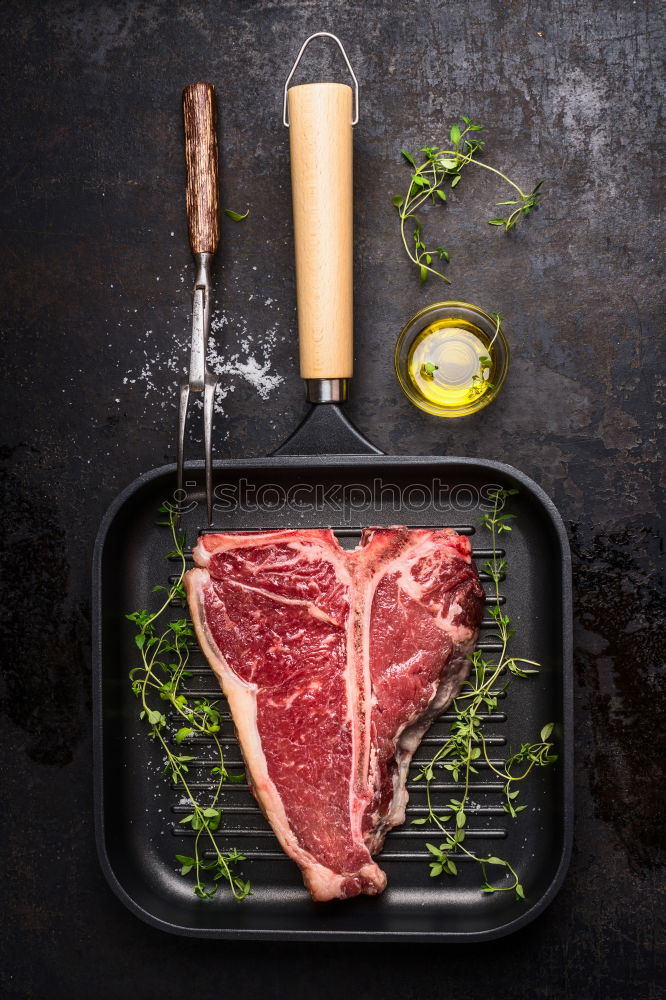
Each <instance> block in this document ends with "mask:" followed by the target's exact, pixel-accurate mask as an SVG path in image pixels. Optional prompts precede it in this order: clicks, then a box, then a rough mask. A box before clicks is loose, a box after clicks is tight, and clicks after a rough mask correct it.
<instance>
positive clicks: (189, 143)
mask: <svg viewBox="0 0 666 1000" xmlns="http://www.w3.org/2000/svg"><path fill="white" fill-rule="evenodd" d="M183 121H184V125H185V165H186V169H187V193H186V199H187V225H188V228H189V231H190V246H191V248H192V253H194V254H198V253H215V251H216V250H217V245H218V243H219V241H220V207H219V194H218V180H217V133H216V131H215V91H214V90H213V87H212V85H211V84H210V83H191V84H190V85H189V87H185V90H184V91H183Z"/></svg>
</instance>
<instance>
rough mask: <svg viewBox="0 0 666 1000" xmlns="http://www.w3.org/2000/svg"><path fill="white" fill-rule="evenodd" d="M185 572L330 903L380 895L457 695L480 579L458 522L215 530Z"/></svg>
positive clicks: (474, 631)
mask: <svg viewBox="0 0 666 1000" xmlns="http://www.w3.org/2000/svg"><path fill="white" fill-rule="evenodd" d="M194 558H195V562H196V563H197V566H198V568H197V569H193V570H190V571H189V572H188V573H187V574H186V577H185V583H186V589H187V594H188V601H189V606H190V611H191V614H192V620H193V622H194V625H195V628H196V632H197V636H198V638H199V641H200V643H201V647H202V649H203V651H204V653H205V654H206V656H207V658H208V661H209V663H210V665H211V667H212V668H213V670H214V671H215V674H216V676H217V678H218V681H219V683H220V686H221V687H222V690H223V691H224V694H225V695H226V697H227V700H228V702H229V705H230V708H231V712H232V717H233V720H234V725H235V727H236V731H237V734H238V738H239V742H240V746H241V749H242V752H243V756H244V759H245V763H246V767H247V773H248V780H249V781H250V783H251V786H252V789H253V792H254V794H255V796H256V798H257V800H258V801H259V803H260V805H261V807H262V809H263V810H264V812H265V814H266V816H267V818H268V820H269V822H270V823H271V825H272V827H273V830H274V831H275V834H276V836H277V838H278V840H279V841H280V843H281V845H282V847H283V849H284V850H285V851H286V853H287V854H288V855H290V857H292V858H293V859H294V860H295V861H296V862H297V863H298V864H299V865H300V867H301V869H302V872H303V879H304V881H305V884H306V886H307V887H308V889H309V890H310V892H311V894H312V897H313V898H314V899H317V900H326V899H332V898H347V897H349V896H356V895H358V894H359V893H367V894H369V895H374V894H376V893H378V892H381V891H382V889H383V888H384V886H385V885H386V875H385V874H384V872H383V871H382V870H381V869H380V868H379V866H378V865H377V864H376V862H375V861H374V860H373V858H372V855H373V854H376V853H377V852H378V851H379V850H381V847H382V844H383V842H384V838H385V836H386V833H387V832H388V830H390V829H391V827H393V826H396V825H398V824H400V823H402V822H404V818H405V806H406V803H407V797H408V796H407V789H406V780H407V771H408V768H409V763H410V761H411V758H412V755H413V753H414V751H415V750H416V748H417V746H418V744H419V743H420V741H421V739H422V737H423V734H424V733H425V731H426V730H427V729H428V727H429V726H430V724H431V723H432V721H433V719H434V718H435V717H436V716H437V715H439V714H440V713H441V712H442V711H443V710H444V709H445V708H446V706H447V705H448V704H449V703H450V702H451V700H452V699H453V698H454V697H455V695H456V693H457V692H458V690H459V688H460V685H461V684H462V682H463V681H464V679H465V678H466V676H467V672H468V668H469V663H468V660H467V655H468V654H469V653H470V652H471V650H472V649H473V648H474V644H475V642H476V639H477V635H478V628H479V623H480V620H481V612H482V606H483V591H482V589H481V585H480V583H479V578H478V574H477V572H476V569H475V567H474V564H473V563H472V560H471V547H470V543H469V540H468V539H467V538H465V537H462V536H459V535H457V534H456V533H455V532H453V531H450V530H447V529H428V530H415V529H407V528H399V527H396V528H374V529H367V530H365V531H364V532H363V534H362V536H361V541H360V544H359V546H358V548H356V549H354V550H353V551H345V550H344V549H343V548H342V547H341V546H340V544H339V542H338V541H337V539H336V538H335V536H334V535H333V533H332V532H331V531H328V530H312V531H307V530H303V531H272V532H262V533H234V534H210V535H203V536H202V537H201V538H200V540H199V543H198V545H197V547H196V549H195V550H194Z"/></svg>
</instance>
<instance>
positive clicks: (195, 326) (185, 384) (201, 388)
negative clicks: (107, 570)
mask: <svg viewBox="0 0 666 1000" xmlns="http://www.w3.org/2000/svg"><path fill="white" fill-rule="evenodd" d="M194 260H195V263H196V268H197V273H196V279H195V282H194V290H193V293H192V343H191V349H190V368H189V375H188V377H187V378H186V379H183V380H182V382H181V384H180V404H179V408H178V441H177V479H178V483H177V485H178V490H179V491H182V490H183V478H184V476H183V469H184V461H185V426H186V423H187V409H188V403H189V399H190V393H192V392H200V393H203V410H204V459H205V466H206V508H207V514H208V524H209V525H211V524H212V522H213V409H214V405H215V387H216V385H217V379H216V378H215V376H214V375H213V374H212V372H210V371H209V369H208V367H207V365H206V350H207V347H208V333H209V330H210V303H211V295H210V264H211V260H212V254H209V253H197V254H195V255H194ZM182 499H183V495H182V492H179V500H181V501H182Z"/></svg>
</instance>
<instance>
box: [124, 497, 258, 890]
mask: <svg viewBox="0 0 666 1000" xmlns="http://www.w3.org/2000/svg"><path fill="white" fill-rule="evenodd" d="M160 514H161V515H165V518H166V519H165V520H162V521H159V522H158V524H162V525H165V526H166V527H168V528H169V530H170V532H171V537H172V540H173V544H174V550H173V552H171V553H169V557H171V558H175V559H177V561H178V563H179V564H180V572H179V574H178V576H177V578H176V580H175V581H174V582H173V583H172V584H171V585H170V586H168V587H165V586H162V585H161V584H160V585H158V586H156V587H153V588H152V592H153V593H158V592H162V593H163V594H164V598H163V601H162V604H161V606H160V607H159V608H158V610H157V611H153V612H151V611H146V610H140V611H133V612H132V613H131V614H128V615H126V618H127V619H128V620H129V621H131V622H133V623H134V625H135V626H136V628H137V629H138V631H137V633H136V635H135V637H134V641H135V643H136V646H137V649H138V650H139V651H140V653H141V663H140V665H139V666H136V667H133V668H132V670H130V673H129V678H130V682H131V685H132V691H133V692H134V694H135V696H136V698H137V699H138V701H139V703H140V706H141V709H140V712H139V718H140V719H141V720H143V721H145V722H146V723H147V725H148V727H149V730H148V736H149V737H150V738H151V739H153V740H155V741H156V742H157V743H158V744H159V746H160V749H161V752H162V755H163V758H164V770H163V772H162V773H163V775H164V777H166V778H168V779H169V780H170V781H171V782H172V783H173V784H174V785H175V786H177V787H178V788H180V789H181V790H182V794H183V796H184V797H185V798H186V800H187V802H188V804H189V807H190V812H189V813H188V814H187V815H186V816H184V817H183V819H181V820H180V823H181V825H183V826H186V827H189V828H190V830H191V831H192V832H193V833H194V847H193V855H192V856H191V857H190V856H186V855H182V854H177V855H176V860H177V861H178V863H179V864H180V873H181V875H183V876H186V875H189V874H190V873H191V872H193V873H194V892H195V893H196V895H197V896H199V898H200V899H209V898H210V897H211V896H214V895H215V893H216V892H217V891H218V889H219V887H220V885H223V884H226V885H227V886H228V888H229V889H230V890H231V892H232V894H233V895H234V897H235V898H236V899H238V900H240V899H244V898H245V897H246V896H249V895H250V894H251V887H250V883H249V882H247V881H246V880H245V879H243V878H242V877H241V876H240V875H238V874H237V872H236V867H237V865H238V864H240V863H241V862H242V861H244V860H245V858H244V857H243V855H242V854H239V853H238V852H237V851H236V850H235V849H231V850H228V851H221V850H220V847H219V845H218V843H217V840H216V839H215V837H214V833H215V831H216V830H217V829H218V827H219V825H220V822H221V819H222V813H221V810H220V807H219V799H220V793H221V790H222V785H223V784H224V783H225V782H226V781H242V780H243V778H244V775H242V774H240V775H230V774H229V773H228V772H227V769H226V767H225V764H224V755H223V753H222V745H221V743H220V739H219V736H218V733H219V732H220V728H221V718H222V717H221V715H220V712H219V710H218V708H217V705H216V703H215V702H212V701H210V700H209V699H208V698H192V697H188V696H186V695H185V694H184V693H183V692H182V691H181V683H182V681H183V680H184V679H186V678H187V677H189V676H190V674H189V672H188V670H187V665H188V661H189V657H190V649H191V647H192V646H193V645H194V643H195V636H194V631H193V629H192V626H191V624H190V623H189V621H188V620H187V619H186V618H179V619H176V620H175V621H166V620H165V616H166V615H167V614H168V611H169V609H170V608H172V607H173V606H174V605H180V606H184V604H185V590H184V587H183V577H184V575H185V567H186V563H185V553H184V546H185V537H184V535H183V534H182V533H181V532H178V531H177V528H176V524H177V514H176V512H175V511H174V510H172V509H170V508H167V507H161V508H160ZM160 703H161V704H160ZM167 711H168V712H170V713H171V716H172V717H173V718H174V719H176V720H177V722H176V726H177V728H175V730H174V731H173V732H172V731H171V723H170V721H169V719H168V718H167ZM171 736H173V739H174V742H175V743H176V744H177V746H178V747H182V746H183V744H185V745H187V744H188V743H190V742H191V741H193V740H196V738H197V737H201V736H204V737H207V738H208V739H209V740H211V741H212V743H213V746H214V749H215V758H214V760H213V761H211V762H210V764H212V765H213V766H212V767H211V766H210V764H208V765H204V764H200V763H199V762H198V758H197V757H196V756H194V755H192V754H187V753H181V752H180V751H178V752H175V751H174V750H173V749H172V746H171ZM195 762H197V765H196V766H197V767H202V766H204V767H207V768H208V769H209V770H210V773H211V774H212V775H213V776H214V777H215V784H214V787H213V792H212V793H209V796H208V798H207V800H205V801H204V800H203V797H202V795H201V794H199V792H198V789H197V785H196V784H195V782H192V783H190V779H189V770H190V767H191V766H194V764H195ZM204 850H205V851H206V852H207V854H208V856H210V854H211V853H212V854H213V855H214V857H213V860H211V861H206V860H205V857H206V855H205V854H204Z"/></svg>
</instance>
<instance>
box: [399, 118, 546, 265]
mask: <svg viewBox="0 0 666 1000" xmlns="http://www.w3.org/2000/svg"><path fill="white" fill-rule="evenodd" d="M482 130H483V126H482V125H474V124H473V123H472V121H471V120H470V119H469V118H468V117H467V116H466V115H463V117H462V123H458V122H456V123H455V124H454V125H452V126H451V128H450V130H449V136H450V139H451V144H452V147H453V148H452V149H439V148H438V147H437V146H424V147H423V148H422V149H421V150H420V152H421V153H424V154H425V160H424V161H423V163H421V164H419V165H417V163H416V159H415V158H414V156H412V154H411V153H409V152H408V151H407V150H406V149H403V150H401V152H402V155H403V156H404V158H405V159H406V160H407V162H408V163H409V165H410V166H411V167H412V174H411V177H410V180H409V187H408V189H407V192H406V193H405V195H404V196H403V195H394V196H393V198H392V199H391V200H392V202H393V204H394V205H395V207H396V209H397V211H398V215H399V217H400V236H401V238H402V243H403V246H404V248H405V252H406V253H407V256H408V257H409V259H410V260H411V261H412V263H413V264H415V265H416V267H418V269H419V275H420V278H421V281H422V282H424V281H426V280H427V278H428V275H429V274H434V275H436V276H437V277H438V278H441V279H442V281H446V282H447V284H451V280H450V279H449V278H447V277H446V275H445V274H442V272H441V271H438V270H437V268H436V267H433V266H432V264H433V260H434V258H435V256H437V257H438V258H439V260H444V261H446V262H447V263H448V262H449V252H448V250H445V249H444V247H436V248H435V249H434V250H433V249H428V248H427V247H426V244H425V242H424V240H423V235H422V223H421V218H420V216H419V215H417V212H418V210H419V209H420V208H421V207H422V206H424V205H425V203H426V202H427V201H428V200H430V201H431V202H433V203H435V202H438V201H442V202H445V201H446V198H447V196H446V191H445V186H446V184H447V182H448V183H449V185H450V187H451V188H452V189H453V188H455V187H457V185H458V184H459V183H460V180H461V178H462V172H463V170H464V169H465V167H468V166H469V165H470V164H471V163H473V164H475V165H476V166H477V167H481V168H482V169H484V170H488V171H490V172H491V173H493V174H495V175H496V176H498V177H500V178H501V179H502V180H503V181H504V182H505V183H506V184H508V185H509V186H510V187H512V188H513V190H514V192H515V194H516V195H517V197H515V198H513V199H512V200H510V201H498V202H497V203H496V204H497V205H498V206H507V207H510V208H511V211H510V212H509V213H508V214H507V215H506V217H503V218H495V219H489V220H488V224H489V225H491V226H503V227H504V229H505V230H506V231H507V232H509V231H510V230H511V229H513V228H514V226H515V225H516V224H517V222H518V221H519V219H520V218H521V216H527V215H529V214H530V212H531V211H532V209H534V208H537V207H538V205H539V198H540V191H541V185H542V184H543V181H539V182H538V183H537V184H535V185H534V187H533V188H532V189H531V190H530V191H523V190H522V188H520V187H519V186H518V184H516V183H515V182H514V181H512V180H511V178H509V177H507V175H506V174H505V173H502V171H501V170H497V168H496V167H491V166H490V165H489V164H488V163H484V162H483V161H482V160H480V159H478V156H479V155H480V154H481V153H483V150H484V148H485V142H484V141H483V140H481V139H479V138H476V136H475V133H477V132H481V131H482ZM410 226H411V234H408V231H407V230H408V228H409V227H410Z"/></svg>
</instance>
